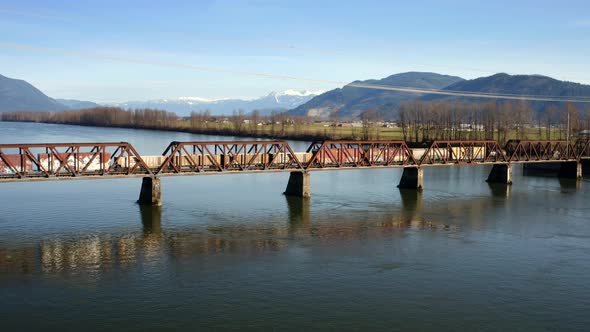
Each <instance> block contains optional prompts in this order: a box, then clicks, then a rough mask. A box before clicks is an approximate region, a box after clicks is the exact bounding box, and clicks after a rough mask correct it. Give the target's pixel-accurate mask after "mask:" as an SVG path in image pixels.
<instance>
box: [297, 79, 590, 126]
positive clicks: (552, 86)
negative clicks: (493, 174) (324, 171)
mask: <svg viewBox="0 0 590 332" xmlns="http://www.w3.org/2000/svg"><path fill="white" fill-rule="evenodd" d="M352 84H375V85H384V86H397V87H412V88H427V89H441V90H447V91H460V92H483V93H500V94H514V95H536V96H552V97H585V98H588V97H590V85H584V84H580V83H573V82H567V81H560V80H556V79H554V78H551V77H547V76H543V75H508V74H505V73H499V74H495V75H492V76H487V77H480V78H476V79H472V80H465V79H462V78H460V77H456V76H447V75H440V74H435V73H422V72H408V73H401V74H395V75H391V76H389V77H386V78H384V79H381V80H368V81H355V82H352V83H350V84H348V85H346V86H344V87H343V88H341V89H334V90H330V91H328V92H325V93H323V94H321V95H319V96H317V97H315V98H313V99H311V100H310V101H309V102H307V103H305V104H302V105H300V106H299V107H296V108H294V109H292V110H291V111H289V112H290V114H292V115H298V116H305V115H308V116H320V117H324V118H328V117H332V118H334V117H336V118H355V117H358V116H359V115H360V114H361V113H362V112H364V111H366V110H369V109H375V110H377V111H378V112H379V114H380V115H381V116H382V117H384V118H386V119H387V118H394V117H395V111H396V110H397V108H398V107H399V106H400V105H401V104H403V103H404V102H408V101H412V100H423V101H429V100H441V99H445V100H460V101H471V102H473V101H481V100H482V99H481V98H474V97H455V96H445V95H434V94H415V93H408V92H398V91H390V90H376V89H367V88H360V87H354V86H350V85H352ZM546 104H547V102H539V101H537V102H531V105H532V106H533V108H534V109H535V110H536V111H541V110H542V109H543V107H544V106H545V105H546ZM556 104H559V103H556ZM587 105H588V103H586V104H585V105H582V104H580V105H579V106H582V107H583V108H585V107H587ZM579 109H582V108H579Z"/></svg>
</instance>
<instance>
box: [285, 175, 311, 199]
mask: <svg viewBox="0 0 590 332" xmlns="http://www.w3.org/2000/svg"><path fill="white" fill-rule="evenodd" d="M284 194H285V195H286V196H295V197H303V198H309V197H311V181H310V174H309V173H308V172H291V175H289V182H288V183H287V189H286V190H285V192H284Z"/></svg>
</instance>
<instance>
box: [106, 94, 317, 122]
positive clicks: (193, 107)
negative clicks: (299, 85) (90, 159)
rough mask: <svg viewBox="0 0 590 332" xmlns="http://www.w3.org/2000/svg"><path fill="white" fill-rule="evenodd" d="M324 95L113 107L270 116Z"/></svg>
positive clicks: (185, 99)
mask: <svg viewBox="0 0 590 332" xmlns="http://www.w3.org/2000/svg"><path fill="white" fill-rule="evenodd" d="M322 93H323V91H296V90H286V91H283V92H271V93H269V94H268V95H266V96H264V97H260V98H256V99H250V100H247V99H231V98H224V99H208V98H201V97H178V98H172V99H157V100H148V101H130V102H125V103H113V104H111V105H113V106H119V107H122V108H155V109H161V110H166V111H169V112H174V113H176V114H178V115H181V116H186V115H189V114H190V113H191V112H193V111H194V112H200V111H209V112H210V113H211V114H212V115H222V114H226V115H231V114H232V113H233V112H234V111H239V110H241V111H244V113H249V112H252V111H254V110H258V111H260V112H261V113H269V112H270V111H284V110H288V109H292V108H295V107H297V106H299V105H301V104H304V103H306V102H308V101H309V100H310V99H311V98H313V97H315V96H317V95H319V94H322Z"/></svg>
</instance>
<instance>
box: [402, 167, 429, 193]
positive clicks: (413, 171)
mask: <svg viewBox="0 0 590 332" xmlns="http://www.w3.org/2000/svg"><path fill="white" fill-rule="evenodd" d="M423 184H424V170H423V169H422V168H420V167H405V168H404V172H403V173H402V178H401V179H400V181H399V184H398V185H397V187H398V188H400V189H416V190H422V185H423Z"/></svg>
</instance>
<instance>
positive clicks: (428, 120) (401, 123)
mask: <svg viewBox="0 0 590 332" xmlns="http://www.w3.org/2000/svg"><path fill="white" fill-rule="evenodd" d="M380 114H382V112H380V111H377V110H368V111H365V112H363V113H362V114H361V116H360V119H359V120H349V119H338V118H336V117H333V118H332V119H330V120H327V121H316V120H315V119H314V118H311V117H297V116H291V115H289V114H287V113H277V112H273V113H272V114H271V115H269V116H261V115H260V113H259V112H257V111H254V112H252V113H250V114H248V115H246V114H245V113H244V112H242V111H236V112H234V114H233V115H230V116H217V115H215V116H214V115H211V114H209V112H199V113H197V112H193V113H191V115H190V116H186V117H180V116H178V115H176V114H175V113H171V112H167V111H163V110H155V109H128V110H125V109H122V108H118V107H96V108H90V109H82V110H69V111H62V112H8V113H0V120H1V121H13V122H39V123H54V124H67V125H80V126H92V127H115V128H128V129H147V130H163V131H177V132H187V133H193V134H204V135H219V136H237V137H256V138H268V139H288V140H302V141H314V140H336V139H341V140H342V139H343V140H370V139H383V140H404V141H406V142H409V143H418V142H424V141H432V140H484V139H485V140H496V141H498V142H500V143H504V142H506V141H507V140H509V139H554V140H555V139H560V140H561V139H566V136H567V134H566V132H567V126H568V123H567V122H568V117H569V128H570V133H571V134H570V135H571V136H575V135H576V134H577V133H580V132H581V131H582V130H590V108H588V109H586V110H585V112H580V111H579V110H578V109H577V108H576V105H575V104H571V103H566V104H564V105H562V107H559V106H557V105H548V106H546V107H545V108H544V109H542V110H541V111H534V110H533V107H532V106H531V105H530V104H528V103H526V102H520V101H519V102H495V101H492V102H486V103H465V102H449V101H436V102H411V103H407V104H404V105H402V106H401V107H400V109H399V110H398V111H397V112H396V113H395V114H396V120H395V121H384V120H383V119H382V117H381V116H380ZM568 115H569V116H568Z"/></svg>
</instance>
